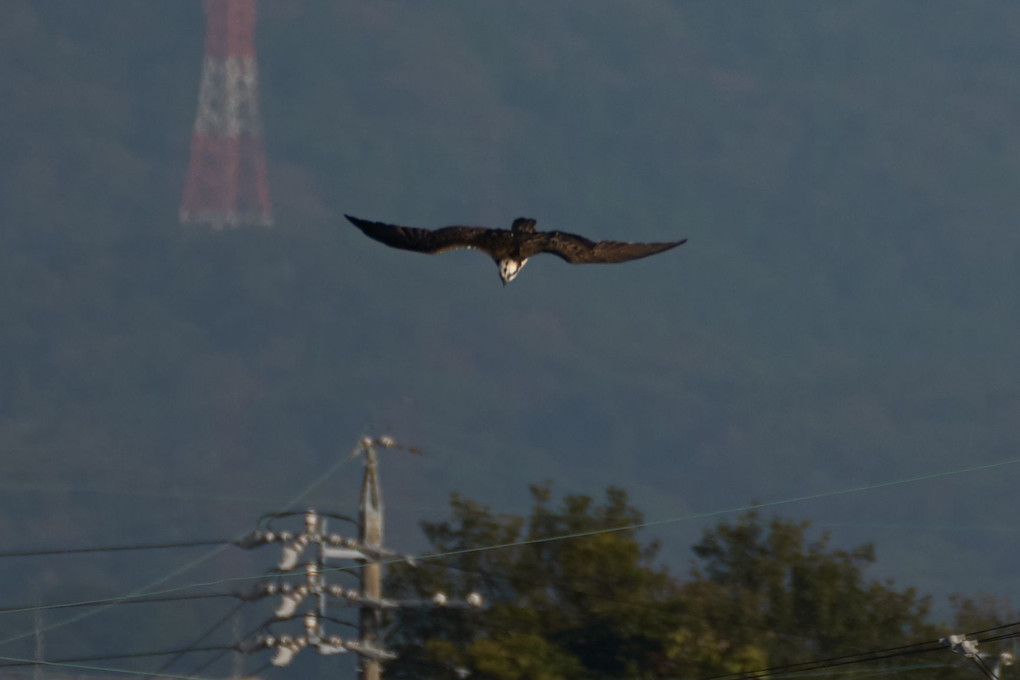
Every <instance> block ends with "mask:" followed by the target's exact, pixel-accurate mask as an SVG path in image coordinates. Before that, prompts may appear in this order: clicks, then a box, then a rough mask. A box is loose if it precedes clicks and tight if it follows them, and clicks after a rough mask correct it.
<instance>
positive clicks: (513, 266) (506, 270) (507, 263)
mask: <svg viewBox="0 0 1020 680" xmlns="http://www.w3.org/2000/svg"><path fill="white" fill-rule="evenodd" d="M527 261H528V260H527V258H525V259H523V260H520V261H518V260H512V259H510V258H509V257H504V258H503V259H502V260H500V261H499V278H501V279H503V285H504V286H505V285H506V284H508V283H510V282H511V281H513V280H514V277H515V276H517V274H518V272H520V271H521V269H522V268H523V267H524V263H525V262H527Z"/></svg>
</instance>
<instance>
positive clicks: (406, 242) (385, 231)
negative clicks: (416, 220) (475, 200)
mask: <svg viewBox="0 0 1020 680" xmlns="http://www.w3.org/2000/svg"><path fill="white" fill-rule="evenodd" d="M344 217H346V218H347V219H348V220H350V222H351V224H353V225H354V226H356V227H357V228H358V229H360V230H361V231H363V232H364V233H365V235H366V236H368V237H369V238H373V239H375V240H376V241H379V242H380V243H385V244H386V245H388V246H392V247H393V248H400V249H402V250H413V251H415V252H419V253H430V254H435V253H444V252H446V251H448V250H456V249H457V248H474V249H478V250H487V248H486V244H485V243H483V241H484V240H485V239H483V238H482V237H483V236H485V234H486V233H487V232H489V231H491V230H489V229H484V228H482V227H443V228H442V229H418V228H416V227H401V226H398V225H395V224H384V223H383V222H370V221H369V220H363V219H360V218H357V217H351V216H350V215H344Z"/></svg>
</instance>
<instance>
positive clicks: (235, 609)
mask: <svg viewBox="0 0 1020 680" xmlns="http://www.w3.org/2000/svg"><path fill="white" fill-rule="evenodd" d="M246 604H248V603H247V602H243V601H242V602H238V603H237V604H236V605H235V606H234V607H231V609H230V611H228V612H227V613H226V615H224V616H223V618H221V619H220V620H219V621H217V622H216V623H214V624H213V625H212V626H211V627H209V628H208V629H207V630H206V631H205V632H204V633H202V634H201V635H199V636H198V637H197V638H195V639H194V640H192V642H191V644H190V645H188V647H187V648H186V650H187V651H181V652H178V653H177V654H174V655H173V656H172V657H170V658H169V659H167V660H166V661H165V662H164V663H163V664H162V665H160V667H159V668H157V669H156V672H157V673H162V672H163V671H165V670H166V669H168V668H170V666H173V665H174V664H175V663H176V662H177V661H179V660H180V659H181V658H183V657H184V655H185V654H189V653H190V652H191V651H192V650H195V649H197V648H198V645H200V644H202V643H203V642H205V641H206V639H207V638H208V637H209V636H210V635H212V634H213V633H215V632H216V631H217V630H219V628H220V626H222V625H223V624H224V623H226V622H227V621H229V620H230V619H231V618H233V617H234V615H236V614H237V612H238V611H240V610H241V608H242V607H244V605H246ZM235 644H236V642H235ZM228 649H229V648H228ZM224 653H225V652H224ZM220 656H222V654H220V655H217V656H216V657H215V658H216V659H218V658H220ZM199 670H201V669H199ZM196 673H198V671H197V670H196V671H192V675H194V674H196Z"/></svg>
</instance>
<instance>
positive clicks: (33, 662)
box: [0, 645, 233, 668]
mask: <svg viewBox="0 0 1020 680" xmlns="http://www.w3.org/2000/svg"><path fill="white" fill-rule="evenodd" d="M223 649H227V650H230V649H233V647H224V646H223V645H216V646H214V647H195V648H193V649H168V650H161V651H158V652H132V653H128V654H99V655H96V656H82V657H77V658H73V659H53V660H43V659H38V660H28V659H19V660H12V661H9V662H7V663H0V668H14V667H16V666H38V665H40V664H72V663H85V662H88V661H112V660H114V659H139V658H143V657H149V656H166V655H168V654H180V653H182V652H183V653H190V652H218V651H220V650H223ZM2 658H4V657H0V659H2Z"/></svg>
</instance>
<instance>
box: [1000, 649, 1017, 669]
mask: <svg viewBox="0 0 1020 680" xmlns="http://www.w3.org/2000/svg"><path fill="white" fill-rule="evenodd" d="M1015 660H1016V659H1015V658H1014V657H1013V654H1012V653H1010V652H1003V653H1002V654H1000V655H999V663H1001V664H1002V665H1003V666H1012V665H1013V662H1014V661H1015Z"/></svg>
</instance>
